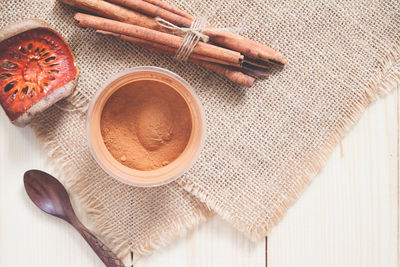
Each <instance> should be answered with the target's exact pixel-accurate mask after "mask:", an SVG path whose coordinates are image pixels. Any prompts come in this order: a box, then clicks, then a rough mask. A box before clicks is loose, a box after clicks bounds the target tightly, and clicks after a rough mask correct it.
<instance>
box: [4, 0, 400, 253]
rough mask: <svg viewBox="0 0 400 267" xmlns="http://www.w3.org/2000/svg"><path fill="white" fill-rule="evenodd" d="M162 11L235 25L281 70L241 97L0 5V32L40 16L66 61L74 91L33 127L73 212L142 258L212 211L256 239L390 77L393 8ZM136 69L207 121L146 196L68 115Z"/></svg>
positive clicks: (60, 14) (398, 69) (126, 48)
mask: <svg viewBox="0 0 400 267" xmlns="http://www.w3.org/2000/svg"><path fill="white" fill-rule="evenodd" d="M170 2H175V3H174V4H176V5H178V6H181V7H182V8H184V9H185V10H187V11H189V12H191V13H193V14H195V15H205V16H208V18H209V20H210V22H212V24H214V25H216V26H220V27H235V26H239V27H241V29H242V30H241V34H243V35H245V36H247V37H250V38H253V39H255V40H258V41H260V42H262V43H265V44H268V45H269V46H271V47H273V48H275V49H276V50H278V51H281V52H282V53H284V54H285V56H286V58H287V59H288V61H289V63H288V65H287V66H286V67H285V68H284V69H283V70H282V71H276V72H274V73H273V74H272V75H271V76H270V77H269V78H268V79H266V80H264V81H258V82H257V83H256V84H255V86H253V87H252V88H250V89H246V88H240V87H238V86H236V85H234V84H232V83H230V82H229V81H227V80H225V79H224V78H222V77H220V76H218V75H216V74H214V73H212V72H210V71H207V70H205V69H203V68H201V67H198V66H196V65H193V64H184V63H179V62H174V60H173V59H171V58H169V57H164V56H159V55H157V54H152V53H150V52H147V51H145V50H144V49H141V48H139V47H136V46H135V45H132V44H130V43H127V42H124V41H120V40H115V39H112V38H107V37H104V36H96V35H95V34H94V32H93V31H92V30H90V29H86V30H84V29H80V28H77V27H76V26H74V21H73V18H72V16H73V13H74V11H73V9H72V8H70V7H68V6H65V5H63V4H60V3H57V2H56V1H46V0H36V1H32V0H25V1H22V0H15V1H10V0H7V1H4V0H3V1H2V3H1V5H0V14H1V16H0V26H4V25H6V24H8V23H12V22H16V21H18V20H21V19H22V18H30V17H36V18H40V19H44V20H45V21H47V22H48V23H50V24H51V25H53V26H54V27H55V28H57V29H58V30H59V31H60V33H61V34H62V35H63V36H64V37H65V38H66V40H67V41H68V42H69V44H70V45H71V47H72V49H73V51H74V53H75V55H76V57H77V60H78V64H79V67H80V70H81V75H80V80H79V86H78V88H77V90H76V92H75V94H74V95H73V96H72V97H70V98H69V99H68V100H64V101H62V102H60V103H58V104H57V106H54V107H52V108H51V109H49V110H48V111H47V112H45V114H43V115H42V116H40V117H39V118H38V119H37V120H36V121H35V123H34V124H33V128H34V129H35V131H36V132H37V134H38V136H39V138H40V139H41V140H42V141H43V145H44V146H45V148H46V149H47V151H49V155H50V157H51V158H52V159H53V160H54V161H55V163H56V166H57V168H58V169H62V170H63V172H62V173H63V175H61V177H62V180H63V181H64V182H65V184H66V185H67V186H68V187H69V190H70V193H71V195H73V196H75V197H76V198H77V199H78V201H77V203H76V205H75V206H77V207H78V206H79V207H84V211H85V212H86V214H88V220H87V222H89V223H90V224H92V229H93V230H94V231H95V232H96V234H97V235H99V236H100V237H101V238H102V239H103V240H105V242H106V243H107V244H108V245H110V247H111V248H112V249H114V250H115V251H116V252H118V253H119V255H120V256H121V257H125V256H126V255H127V254H129V252H130V251H133V252H134V254H135V257H136V258H137V257H138V256H140V255H143V254H146V253H149V252H151V251H152V250H154V249H155V248H156V247H157V246H159V245H162V244H165V243H166V242H168V241H170V240H171V239H172V238H174V237H176V236H178V235H179V234H181V233H182V232H184V231H185V230H187V229H189V228H191V227H193V226H195V225H197V224H198V223H199V222H200V221H201V220H204V219H205V218H206V217H207V216H209V215H211V214H212V212H211V210H213V211H216V212H217V213H218V214H219V215H221V216H222V217H223V218H225V219H226V220H228V221H229V222H231V223H232V224H233V225H234V226H235V227H236V228H237V229H239V230H240V231H243V232H245V233H246V234H248V235H249V236H250V237H251V238H253V239H255V240H257V239H260V238H262V237H263V236H265V235H266V234H267V232H268V231H269V230H270V229H271V227H272V226H273V225H275V224H276V223H277V222H278V221H279V219H281V218H282V216H283V214H284V213H285V211H286V209H287V208H288V207H289V206H290V205H291V204H292V203H293V202H294V200H296V199H297V198H298V196H299V194H300V193H301V192H302V191H303V189H304V188H305V186H306V185H307V184H308V183H309V182H310V181H311V179H312V178H313V177H314V176H315V175H316V174H317V172H318V171H319V170H320V168H321V167H322V166H323V164H324V163H325V162H326V159H327V157H328V155H329V154H330V152H331V151H332V149H333V148H334V146H335V145H336V144H337V143H338V142H339V140H340V138H341V137H342V136H343V135H344V134H345V133H346V131H347V130H348V129H349V127H351V126H352V125H353V123H354V122H355V121H357V120H358V118H359V116H360V115H361V113H362V111H363V110H364V109H365V108H366V107H367V106H368V104H369V103H371V101H372V100H374V99H375V98H376V97H377V96H379V95H383V94H385V93H386V92H387V91H389V90H390V89H391V88H392V87H393V86H394V85H396V84H397V83H399V80H400V48H399V47H400V7H399V2H398V0H395V1H389V0H388V1H282V0H275V1H262V0H257V1H243V0H230V1H217V0H213V1H211V0H209V1H200V0H188V1H185V2H180V1H177V0H176V1H170ZM143 65H154V66H160V67H164V68H167V69H170V70H172V71H174V72H176V73H178V74H179V75H180V76H182V77H183V78H184V79H186V80H187V81H188V82H189V83H190V84H191V85H192V86H193V87H194V89H195V91H196V93H197V94H198V95H199V97H200V99H201V101H202V103H203V105H204V108H205V112H206V117H207V125H208V131H207V138H206V144H205V147H204V150H203V151H202V153H201V156H200V159H199V160H198V161H197V163H196V164H195V166H194V167H193V168H192V169H190V171H189V172H188V173H186V174H185V175H184V176H183V177H182V178H180V179H179V180H178V181H177V182H173V183H171V184H169V185H167V186H162V187H158V188H151V189H142V188H136V187H130V186H127V185H124V184H122V183H119V182H117V181H116V180H114V179H111V178H110V177H108V176H107V175H106V174H105V173H104V172H103V171H102V170H101V169H100V168H99V167H98V166H97V164H96V163H95V161H94V160H93V159H92V157H91V155H90V153H89V151H88V148H87V145H86V137H85V110H84V109H77V108H81V107H85V105H86V104H87V101H88V100H90V98H91V97H92V96H93V94H94V93H95V92H96V90H97V89H98V88H99V87H100V86H101V84H102V83H103V82H104V81H105V79H107V78H108V77H110V76H111V75H112V74H115V73H117V72H119V71H121V70H123V69H126V68H129V67H133V66H143ZM392 85H393V86H392ZM202 202H204V203H205V204H206V205H204V204H202ZM207 206H208V207H209V208H207Z"/></svg>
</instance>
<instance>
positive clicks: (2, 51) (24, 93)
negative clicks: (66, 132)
mask: <svg viewBox="0 0 400 267" xmlns="http://www.w3.org/2000/svg"><path fill="white" fill-rule="evenodd" d="M78 75H79V71H78V68H77V66H76V61H75V57H74V55H73V54H72V51H71V48H70V47H69V46H68V44H67V43H66V42H65V40H64V39H63V38H62V37H61V36H60V35H59V34H58V33H57V32H56V31H55V30H53V29H52V28H51V27H50V26H49V25H48V24H47V23H45V22H43V21H40V20H25V21H22V22H20V23H18V24H14V25H10V26H8V27H6V28H4V29H3V30H1V31H0V104H1V106H2V107H3V109H4V111H5V112H6V114H7V116H8V117H9V118H10V120H11V121H12V122H13V123H14V124H16V125H18V126H25V125H26V124H28V123H29V122H30V121H31V120H32V118H33V117H34V116H35V115H36V114H38V113H40V112H42V111H44V110H45V109H47V108H48V107H50V106H51V105H52V104H54V103H55V102H57V101H59V100H60V99H62V98H64V97H66V96H68V95H70V94H71V93H72V91H73V90H74V88H75V87H76V84H77V79H78Z"/></svg>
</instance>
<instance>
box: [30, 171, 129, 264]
mask: <svg viewBox="0 0 400 267" xmlns="http://www.w3.org/2000/svg"><path fill="white" fill-rule="evenodd" d="M24 187H25V191H26V193H27V194H28V196H29V198H30V199H31V200H32V201H33V203H35V205H36V206H38V207H39V208H40V209H41V210H43V211H44V212H46V213H48V214H50V215H53V216H56V217H58V218H61V219H63V220H65V221H67V222H68V223H70V224H71V225H72V226H73V227H75V229H76V230H78V232H79V233H80V234H81V235H82V237H83V238H84V239H85V240H86V241H87V242H88V243H89V245H90V246H91V247H92V249H93V250H94V251H95V252H96V254H97V256H99V258H100V259H101V260H102V261H103V262H104V264H105V265H106V266H107V267H124V264H123V263H122V261H121V260H120V259H118V257H117V256H116V255H115V254H114V253H113V252H112V251H111V250H110V249H109V248H108V247H107V246H106V245H104V244H103V243H102V242H101V241H100V240H99V239H98V238H97V237H96V236H94V235H93V234H92V233H91V232H90V231H89V230H88V229H87V228H86V227H85V226H84V225H83V224H82V223H81V222H80V221H79V219H78V217H76V214H75V212H74V209H73V208H72V205H71V201H70V198H69V196H68V192H67V190H66V189H65V187H64V186H63V185H62V184H61V183H60V182H59V181H58V180H57V179H56V178H54V177H53V176H51V175H50V174H48V173H46V172H43V171H40V170H29V171H27V172H25V174H24Z"/></svg>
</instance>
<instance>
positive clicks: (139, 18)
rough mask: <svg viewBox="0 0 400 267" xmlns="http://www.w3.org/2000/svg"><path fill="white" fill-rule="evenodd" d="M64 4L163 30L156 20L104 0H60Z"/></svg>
mask: <svg viewBox="0 0 400 267" xmlns="http://www.w3.org/2000/svg"><path fill="white" fill-rule="evenodd" d="M58 1H60V2H62V3H64V4H67V5H70V6H73V7H76V8H79V9H82V10H86V11H89V12H91V13H94V14H96V15H100V16H103V17H107V18H110V19H115V20H118V21H122V22H125V23H130V24H136V25H139V26H142V27H145V28H149V29H157V30H163V29H161V27H160V26H159V25H158V23H157V22H156V21H155V20H154V18H150V17H148V16H146V15H143V14H140V13H138V12H135V11H133V10H130V9H127V8H125V7H121V6H119V5H115V4H112V3H109V2H106V1H103V0H58Z"/></svg>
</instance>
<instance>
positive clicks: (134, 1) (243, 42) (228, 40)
mask: <svg viewBox="0 0 400 267" xmlns="http://www.w3.org/2000/svg"><path fill="white" fill-rule="evenodd" d="M110 1H111V2H113V3H115V4H118V5H122V6H125V7H128V8H131V9H134V10H136V11H139V12H141V13H143V14H146V15H149V16H151V17H157V16H159V17H161V18H163V19H165V20H167V21H169V22H171V23H173V24H175V25H177V26H179V27H181V26H184V27H190V26H191V25H192V22H193V20H194V18H193V17H192V18H188V17H185V16H181V15H178V14H175V13H173V12H171V11H168V10H167V9H163V8H161V6H156V5H154V4H151V3H148V2H147V1H143V0H110ZM158 2H161V1H160V0H158ZM208 28H210V30H209V31H205V32H204V33H205V34H206V35H208V36H209V37H210V38H211V40H212V41H213V42H214V43H216V44H219V45H222V46H224V47H226V48H229V49H232V50H235V51H238V52H240V53H242V54H244V55H245V56H248V57H250V58H253V59H262V60H264V61H272V62H273V63H276V64H286V63H287V61H286V59H284V57H283V55H282V54H281V53H279V52H277V51H275V50H274V49H272V48H270V47H268V46H265V45H262V44H260V43H258V42H256V41H253V40H250V39H248V38H246V37H243V36H240V35H238V34H234V33H229V32H214V31H212V27H211V26H208Z"/></svg>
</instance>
